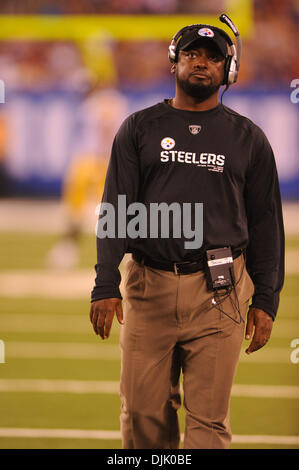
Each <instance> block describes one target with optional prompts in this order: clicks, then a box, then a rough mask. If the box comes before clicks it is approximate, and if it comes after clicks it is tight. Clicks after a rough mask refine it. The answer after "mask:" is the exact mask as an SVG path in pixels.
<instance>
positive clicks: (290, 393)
mask: <svg viewBox="0 0 299 470" xmlns="http://www.w3.org/2000/svg"><path fill="white" fill-rule="evenodd" d="M181 391H182V390H181ZM0 392H31V393H35V392H38V393H40V392H41V393H82V394H85V393H86V394H88V393H89V394H97V393H107V394H118V393H119V382H117V381H100V380H98V381H97V380H58V379H55V380H46V379H0ZM232 396H233V397H253V398H293V399H299V387H297V386H294V385H251V384H250V385H247V384H235V385H233V388H232Z"/></svg>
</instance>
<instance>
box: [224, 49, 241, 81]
mask: <svg viewBox="0 0 299 470" xmlns="http://www.w3.org/2000/svg"><path fill="white" fill-rule="evenodd" d="M237 78H238V71H237V62H236V57H235V56H232V55H229V56H228V57H227V58H226V62H225V66H224V77H223V82H222V84H223V85H232V84H233V83H235V82H236V81H237Z"/></svg>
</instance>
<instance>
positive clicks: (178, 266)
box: [132, 250, 242, 274]
mask: <svg viewBox="0 0 299 470" xmlns="http://www.w3.org/2000/svg"><path fill="white" fill-rule="evenodd" d="M241 253H242V251H241V250H236V251H235V252H233V259H235V258H237V257H238V256H240V254H241ZM132 257H133V259H134V260H135V261H137V263H139V264H142V265H145V266H149V267H150V268H154V269H161V270H162V271H171V272H173V273H175V274H192V273H196V272H197V271H203V270H204V268H205V261H204V260H203V259H201V260H199V261H182V262H180V263H175V262H170V261H158V260H155V259H152V258H149V257H148V256H145V255H140V254H138V253H133V254H132Z"/></svg>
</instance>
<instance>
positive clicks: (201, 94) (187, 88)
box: [176, 76, 220, 102]
mask: <svg viewBox="0 0 299 470" xmlns="http://www.w3.org/2000/svg"><path fill="white" fill-rule="evenodd" d="M176 81H177V84H178V86H179V87H180V88H181V89H182V90H183V91H184V92H185V93H186V94H187V95H189V96H192V98H195V99H196V100H197V101H198V102H201V101H205V100H207V99H208V98H210V96H212V95H213V94H214V93H216V92H217V91H218V90H219V88H220V85H213V84H210V85H203V84H202V83H201V82H198V83H192V82H190V81H189V80H188V79H187V80H182V79H181V78H179V77H178V76H176Z"/></svg>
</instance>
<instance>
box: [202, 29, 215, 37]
mask: <svg viewBox="0 0 299 470" xmlns="http://www.w3.org/2000/svg"><path fill="white" fill-rule="evenodd" d="M198 34H199V35H200V36H204V37H207V38H213V37H214V31H212V30H211V29H210V28H201V29H199V30H198Z"/></svg>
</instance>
